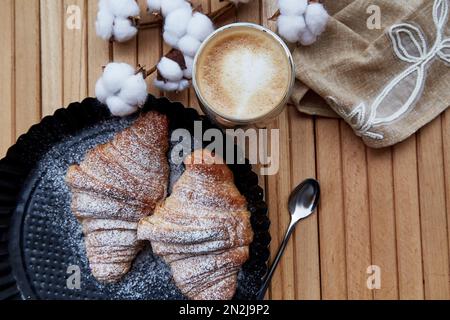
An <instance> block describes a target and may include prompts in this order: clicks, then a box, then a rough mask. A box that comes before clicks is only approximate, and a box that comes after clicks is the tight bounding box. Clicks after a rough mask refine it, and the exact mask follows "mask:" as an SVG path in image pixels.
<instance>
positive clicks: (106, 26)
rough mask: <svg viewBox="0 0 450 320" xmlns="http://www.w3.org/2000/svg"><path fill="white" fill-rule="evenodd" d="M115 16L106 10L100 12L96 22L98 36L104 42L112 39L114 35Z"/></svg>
mask: <svg viewBox="0 0 450 320" xmlns="http://www.w3.org/2000/svg"><path fill="white" fill-rule="evenodd" d="M113 25H114V16H113V15H112V14H111V13H109V12H108V11H105V10H100V11H99V12H98V14H97V21H95V30H96V32H97V35H98V36H99V37H100V38H102V39H103V40H109V39H111V37H112V35H113Z"/></svg>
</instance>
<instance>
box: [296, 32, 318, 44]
mask: <svg viewBox="0 0 450 320" xmlns="http://www.w3.org/2000/svg"><path fill="white" fill-rule="evenodd" d="M316 41H317V36H315V35H314V34H313V33H312V32H311V31H309V30H308V29H305V31H303V32H302V33H301V34H300V43H301V44H302V45H304V46H310V45H312V44H313V43H314V42H316Z"/></svg>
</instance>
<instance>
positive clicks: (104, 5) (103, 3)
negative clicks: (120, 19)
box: [98, 0, 111, 13]
mask: <svg viewBox="0 0 450 320" xmlns="http://www.w3.org/2000/svg"><path fill="white" fill-rule="evenodd" d="M109 1H110V0H100V1H99V2H98V10H99V11H107V12H109V13H111V10H110V7H111V6H110V5H109Z"/></svg>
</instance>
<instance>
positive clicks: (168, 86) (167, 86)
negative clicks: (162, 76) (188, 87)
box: [154, 80, 180, 92]
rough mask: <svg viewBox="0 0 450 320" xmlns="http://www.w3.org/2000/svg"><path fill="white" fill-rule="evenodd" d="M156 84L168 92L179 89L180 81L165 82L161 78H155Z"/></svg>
mask: <svg viewBox="0 0 450 320" xmlns="http://www.w3.org/2000/svg"><path fill="white" fill-rule="evenodd" d="M154 85H155V87H156V88H158V89H159V90H162V91H167V92H172V91H178V87H179V86H180V84H179V82H172V81H167V82H164V81H161V80H155V82H154Z"/></svg>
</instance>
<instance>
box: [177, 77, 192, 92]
mask: <svg viewBox="0 0 450 320" xmlns="http://www.w3.org/2000/svg"><path fill="white" fill-rule="evenodd" d="M189 87H190V83H189V81H188V80H186V79H183V80H181V81H180V83H179V84H178V89H177V91H183V90H186V89H187V88H189Z"/></svg>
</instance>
